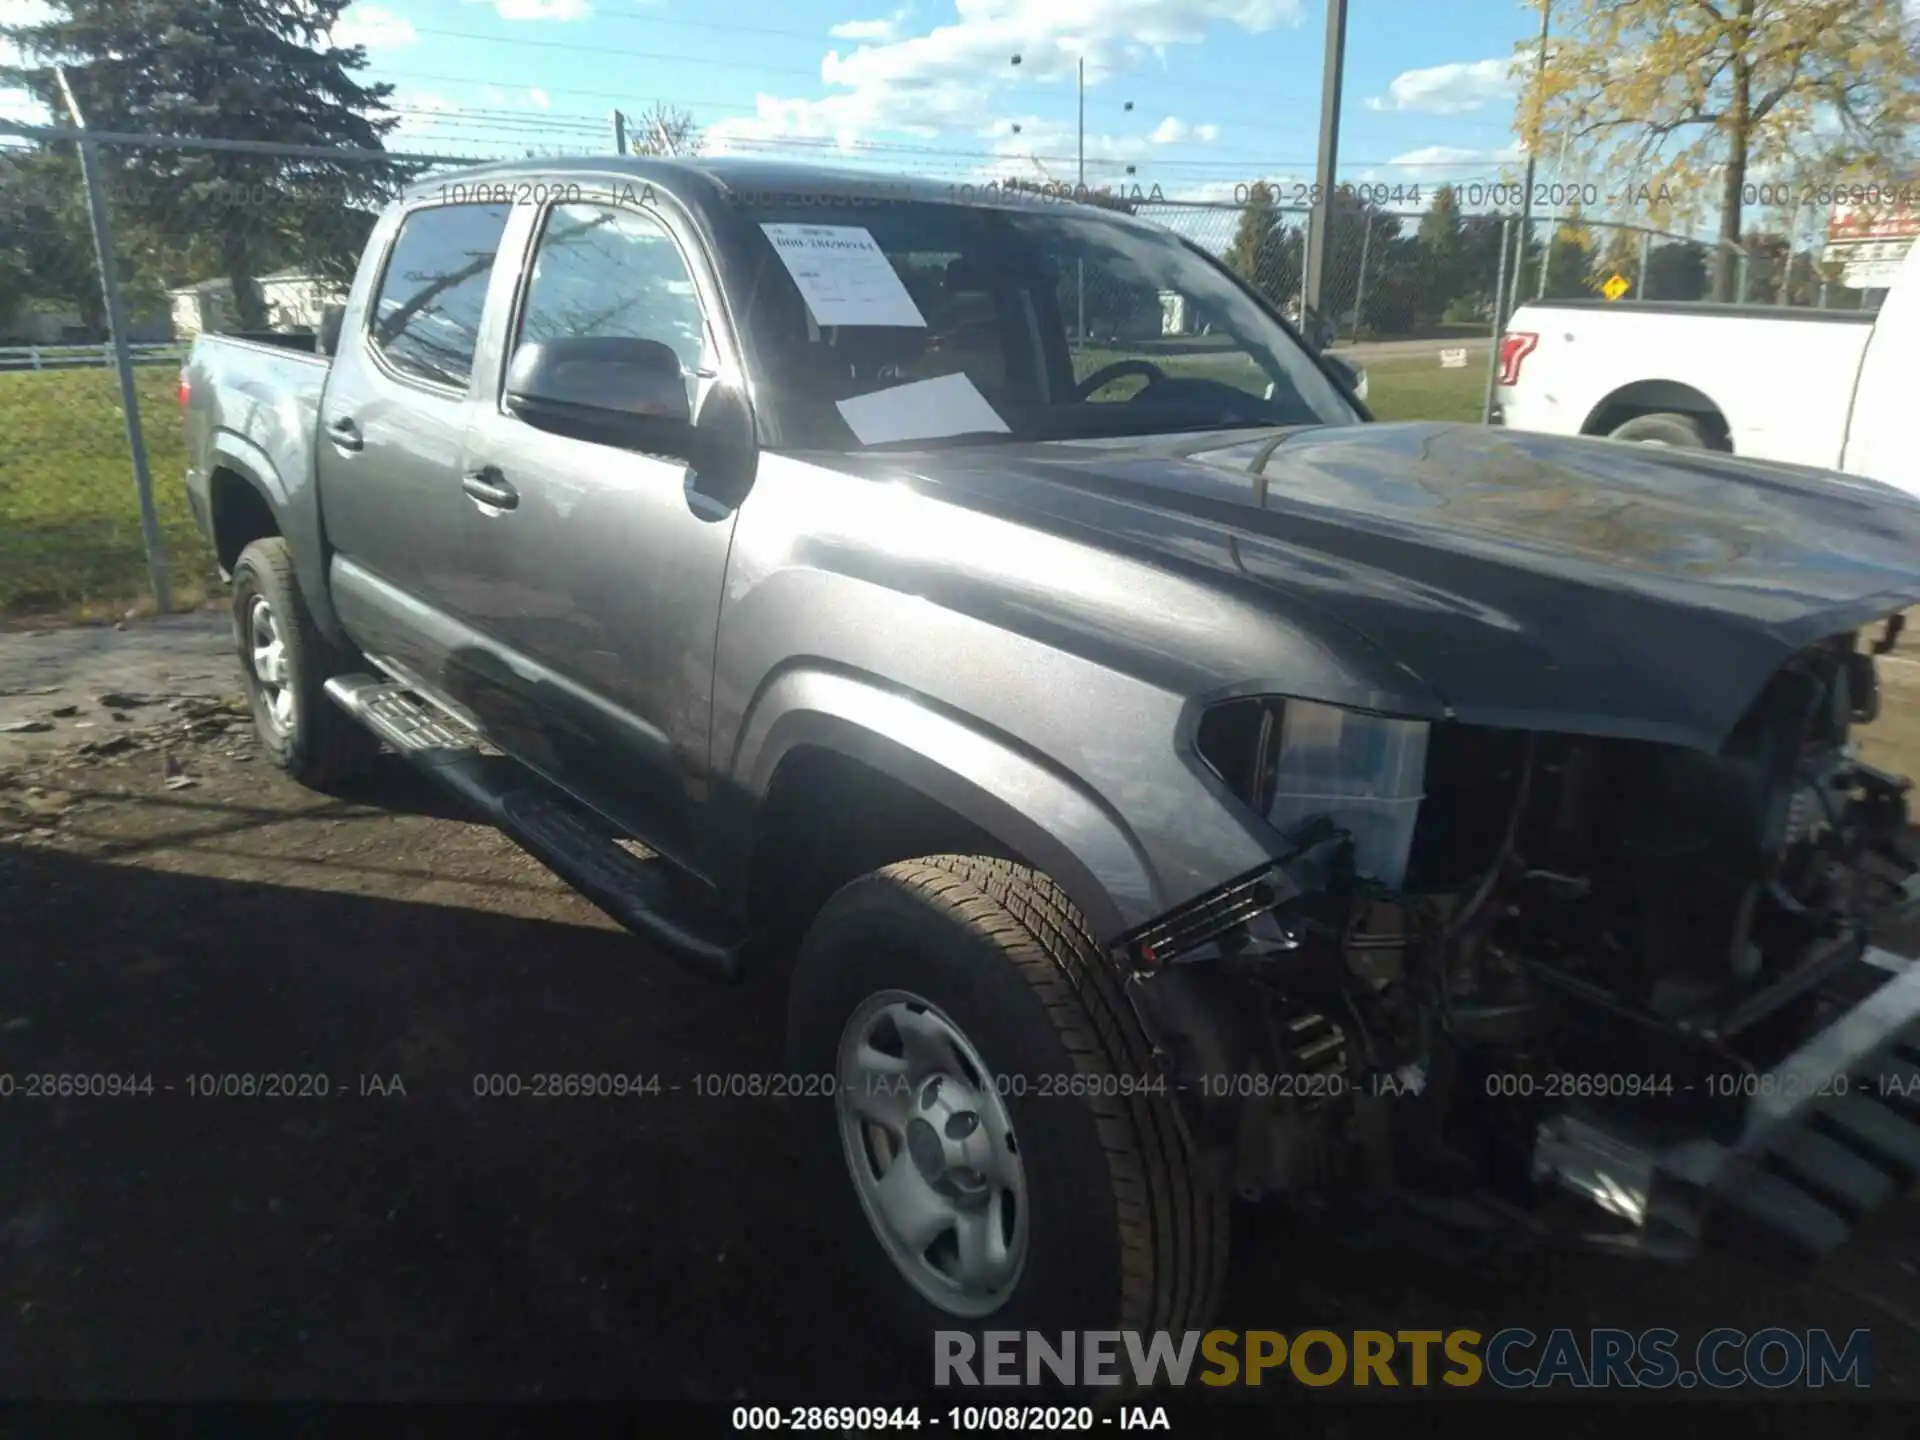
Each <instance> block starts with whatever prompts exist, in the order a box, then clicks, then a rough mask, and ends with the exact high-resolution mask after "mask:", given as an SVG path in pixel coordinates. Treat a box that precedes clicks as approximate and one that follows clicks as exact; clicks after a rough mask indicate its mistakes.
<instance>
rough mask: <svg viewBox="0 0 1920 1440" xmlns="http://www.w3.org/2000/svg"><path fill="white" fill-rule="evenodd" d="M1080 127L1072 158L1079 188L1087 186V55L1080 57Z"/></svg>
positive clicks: (1083, 188)
mask: <svg viewBox="0 0 1920 1440" xmlns="http://www.w3.org/2000/svg"><path fill="white" fill-rule="evenodd" d="M1079 68H1080V129H1079V134H1078V136H1077V138H1076V139H1075V141H1074V146H1073V151H1074V159H1075V160H1076V161H1077V168H1078V171H1079V173H1078V175H1077V177H1076V178H1077V179H1078V180H1079V183H1080V188H1081V190H1083V191H1084V190H1085V189H1086V188H1087V57H1086V56H1084V55H1082V56H1081V57H1080V67H1079Z"/></svg>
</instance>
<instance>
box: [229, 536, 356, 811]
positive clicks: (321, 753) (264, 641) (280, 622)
mask: <svg viewBox="0 0 1920 1440" xmlns="http://www.w3.org/2000/svg"><path fill="white" fill-rule="evenodd" d="M233 638H234V646H235V648H236V649H237V650H238V651H239V653H240V673H241V677H242V680H243V681H244V683H245V685H246V691H247V701H248V704H249V705H250V706H251V707H252V710H253V728H254V731H255V733H256V734H258V735H259V737H260V744H261V746H262V747H263V748H264V749H265V750H266V752H267V754H268V756H269V757H271V759H272V760H273V763H274V764H276V765H278V766H279V767H280V768H281V769H282V770H284V771H286V772H287V774H289V775H291V776H292V777H293V778H294V779H295V780H298V781H299V782H300V783H301V784H302V785H306V786H309V787H311V788H313V789H316V790H324V789H326V788H328V787H330V786H333V785H337V784H339V783H340V782H341V781H344V780H348V779H351V778H352V777H353V776H355V775H357V774H359V773H360V772H361V771H363V770H365V769H366V768H367V766H368V765H369V764H371V763H372V761H373V758H374V757H375V756H376V755H378V754H379V753H380V742H379V741H378V740H376V739H375V738H374V737H373V735H372V734H371V733H370V732H369V731H367V730H365V729H363V728H361V726H360V725H359V723H358V722H356V721H355V720H354V719H353V718H352V717H351V716H349V715H348V714H347V713H346V712H345V711H344V710H342V709H341V708H340V707H339V706H337V705H335V704H334V703H333V702H332V701H331V700H329V699H328V698H327V696H326V691H325V689H324V688H323V687H324V686H325V685H326V682H327V680H328V678H329V677H330V676H332V675H334V674H336V673H338V672H339V671H340V670H341V669H343V668H345V667H344V665H343V664H342V663H341V662H340V661H339V659H338V657H337V656H336V655H335V654H334V651H333V647H331V646H329V645H328V644H327V641H326V637H325V636H323V635H321V633H320V632H319V630H318V629H317V628H316V627H315V625H314V623H313V616H312V614H311V613H310V612H309V611H308V610H307V603H306V600H305V598H304V597H303V596H302V595H301V594H300V586H299V584H298V582H297V581H296V580H295V578H294V573H293V556H292V554H291V553H290V552H289V551H288V549H287V542H286V541H285V540H283V539H281V538H280V537H279V536H277V535H274V536H269V537H268V538H267V539H264V540H256V541H254V542H253V543H252V544H251V545H249V546H247V548H246V549H245V550H242V551H241V552H240V558H239V560H237V561H235V562H234V567H233Z"/></svg>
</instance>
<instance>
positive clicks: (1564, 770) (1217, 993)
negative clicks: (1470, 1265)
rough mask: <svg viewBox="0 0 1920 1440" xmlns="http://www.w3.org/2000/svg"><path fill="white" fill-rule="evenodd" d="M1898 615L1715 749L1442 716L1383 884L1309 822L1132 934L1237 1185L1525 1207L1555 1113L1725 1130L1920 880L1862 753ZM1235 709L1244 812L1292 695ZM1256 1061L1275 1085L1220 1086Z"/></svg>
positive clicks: (1142, 1000)
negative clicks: (1403, 850)
mask: <svg viewBox="0 0 1920 1440" xmlns="http://www.w3.org/2000/svg"><path fill="white" fill-rule="evenodd" d="M1898 634H1899V617H1897V616H1896V617H1893V618H1892V619H1890V620H1889V621H1888V622H1887V623H1886V626H1885V628H1884V631H1883V632H1882V633H1881V634H1879V635H1878V636H1877V637H1875V638H1871V639H1868V638H1866V637H1864V636H1862V635H1856V634H1848V635H1842V636H1837V637H1833V638H1831V639H1829V640H1826V641H1823V642H1821V643H1820V644H1818V645H1815V646H1813V647H1810V648H1809V649H1807V650H1805V651H1802V652H1800V653H1799V654H1796V655H1795V656H1794V657H1793V658H1792V659H1791V660H1789V661H1788V662H1787V663H1786V664H1785V665H1784V666H1782V667H1781V668H1780V669H1779V671H1778V672H1777V673H1776V674H1775V675H1774V676H1773V677H1772V679H1771V680H1770V681H1769V683H1768V684H1767V685H1766V687H1765V689H1764V690H1763V692H1762V693H1761V694H1760V695H1759V696H1758V697H1757V698H1756V699H1755V701H1754V702H1753V704H1752V705H1751V706H1750V707H1749V709H1748V711H1747V712H1746V715H1745V717H1744V718H1743V719H1742V720H1741V722H1740V723H1739V725H1738V726H1737V727H1736V728H1735V729H1734V731H1733V733H1732V734H1731V735H1729V736H1728V737H1727V739H1726V741H1725V743H1724V744H1723V745H1722V746H1721V748H1720V750H1719V751H1718V753H1712V754H1708V753H1702V752H1698V751H1693V750H1687V749H1682V748H1680V747H1676V746H1669V745H1661V744H1654V743H1648V742H1644V741H1637V740H1621V739H1614V738H1599V737H1590V736H1581V735H1562V734H1546V733H1537V732H1524V731H1517V730H1498V729H1492V728H1487V727H1480V726H1472V725H1466V724H1455V723H1436V724H1434V725H1432V726H1431V730H1430V733H1429V734H1428V735H1427V736H1426V737H1425V752H1424V787H1423V793H1422V795H1421V798H1420V800H1419V811H1418V819H1417V822H1416V823H1415V824H1413V826H1412V837H1411V845H1410V848H1409V850H1408V853H1407V858H1406V863H1405V868H1404V874H1403V876H1402V877H1401V880H1400V883H1399V884H1398V885H1395V886H1391V887H1389V886H1387V885H1383V884H1381V883H1379V882H1378V881H1376V880H1371V879H1369V878H1367V877H1366V876H1364V875H1363V874H1361V873H1359V872H1358V871H1356V869H1355V867H1354V864H1353V856H1354V853H1355V843H1354V838H1353V836H1352V835H1351V834H1350V833H1349V832H1348V831H1346V830H1344V829H1342V827H1341V826H1340V825H1339V824H1337V823H1335V821H1334V819H1333V818H1331V817H1328V816H1322V817H1319V818H1318V819H1316V820H1314V821H1310V822H1309V823H1307V824H1305V825H1302V826H1300V827H1298V828H1297V829H1295V830H1293V831H1292V832H1290V833H1289V834H1288V840H1289V842H1290V844H1291V845H1292V846H1293V850H1292V853H1291V855H1290V856H1289V857H1288V858H1287V859H1286V860H1284V861H1283V862H1281V864H1280V865H1278V866H1276V867H1275V870H1274V871H1273V872H1272V873H1270V874H1267V875H1264V876H1256V877H1242V881H1241V882H1240V884H1239V885H1238V887H1237V888H1236V887H1232V886H1230V887H1226V888H1225V889H1224V890H1223V891H1222V892H1221V893H1220V894H1219V895H1217V896H1214V897H1203V902H1204V903H1196V905H1194V906H1189V907H1183V908H1182V911H1181V912H1176V913H1174V914H1170V915H1169V916H1168V917H1165V918H1164V919H1163V921H1162V922H1161V923H1160V925H1159V926H1158V928H1157V929H1155V930H1154V931H1153V933H1152V934H1150V935H1144V936H1143V935H1140V934H1136V935H1134V936H1130V937H1123V943H1121V944H1120V945H1118V946H1117V947H1116V949H1115V952H1114V953H1115V955H1116V958H1117V959H1118V960H1119V961H1120V963H1122V964H1123V965H1125V966H1126V967H1127V968H1128V969H1129V971H1130V973H1131V976H1132V979H1131V981H1130V982H1129V983H1130V988H1131V991H1132V993H1133V994H1134V996H1135V999H1136V1004H1137V1005H1138V1006H1139V1008H1140V1009H1141V1012H1142V1014H1143V1018H1145V1019H1146V1020H1147V1021H1148V1023H1149V1027H1150V1030H1151V1031H1152V1032H1153V1033H1155V1034H1156V1035H1157V1037H1158V1038H1159V1039H1160V1041H1161V1042H1162V1045H1161V1048H1162V1051H1163V1055H1164V1057H1165V1060H1166V1063H1167V1064H1168V1066H1169V1068H1170V1069H1171V1071H1172V1073H1173V1074H1174V1077H1175V1080H1176V1083H1177V1084H1180V1083H1181V1082H1182V1081H1183V1080H1184V1082H1185V1083H1184V1084H1182V1085H1181V1088H1182V1093H1185V1094H1187V1095H1188V1096H1189V1097H1190V1110H1191V1113H1192V1116H1193V1120H1194V1124H1195V1125H1196V1128H1197V1129H1199V1130H1201V1131H1202V1132H1204V1133H1207V1134H1210V1135H1212V1136H1213V1137H1214V1138H1215V1139H1216V1140H1218V1142H1219V1144H1220V1146H1221V1148H1222V1150H1223V1153H1224V1154H1226V1155H1229V1156H1230V1157H1231V1158H1230V1159H1225V1160H1223V1163H1225V1164H1229V1165H1230V1166H1231V1167H1232V1170H1233V1175H1234V1181H1235V1184H1236V1186H1237V1188H1238V1190H1239V1192H1240V1193H1241V1194H1242V1195H1243V1196H1245V1197H1248V1198H1256V1197H1259V1196H1262V1195H1269V1194H1276V1193H1285V1194H1287V1195H1289V1196H1290V1197H1291V1198H1295V1199H1298V1198H1301V1197H1302V1196H1307V1197H1313V1196H1320V1197H1328V1196H1333V1195H1346V1196H1348V1197H1352V1196H1353V1195H1355V1194H1364V1193H1367V1192H1374V1193H1378V1192H1381V1191H1383V1190H1393V1191H1398V1192H1401V1193H1405V1194H1419V1195H1422V1196H1424V1197H1425V1198H1426V1200H1427V1201H1428V1202H1431V1203H1438V1204H1443V1205H1444V1204H1445V1203H1448V1197H1454V1196H1458V1195H1463V1194H1466V1193H1470V1192H1471V1193H1479V1194H1483V1195H1490V1196H1493V1197H1496V1200H1497V1203H1499V1204H1504V1205H1511V1206H1513V1207H1515V1210H1516V1212H1525V1211H1528V1210H1531V1209H1533V1208H1535V1207H1537V1206H1538V1204H1539V1203H1540V1201H1541V1199H1542V1193H1543V1187H1542V1184H1541V1180H1542V1162H1541V1160H1540V1152H1541V1150H1542V1140H1541V1136H1542V1134H1543V1133H1544V1132H1543V1129H1542V1127H1543V1126H1551V1125H1553V1124H1555V1123H1558V1122H1559V1121H1560V1120H1564V1119H1566V1118H1567V1117H1598V1118H1599V1119H1600V1120H1601V1121H1602V1122H1603V1123H1605V1124H1606V1125H1608V1126H1610V1127H1613V1130H1612V1133H1616V1134H1631V1135H1632V1136H1634V1137H1636V1138H1635V1143H1636V1144H1645V1145H1649V1146H1654V1145H1658V1144H1661V1143H1666V1142H1670V1141H1677V1140H1684V1139H1686V1138H1687V1137H1690V1136H1696V1135H1699V1136H1709V1137H1720V1138H1725V1137H1728V1136H1732V1135H1736V1134H1738V1133H1739V1132H1740V1131H1741V1129H1742V1127H1743V1126H1744V1125H1747V1124H1748V1123H1749V1120H1750V1115H1749V1112H1750V1110H1751V1108H1752V1106H1751V1102H1752V1100H1753V1097H1754V1095H1755V1094H1756V1093H1758V1090H1759V1087H1760V1086H1761V1085H1762V1083H1763V1080H1762V1077H1764V1076H1765V1075H1766V1074H1767V1073H1768V1072H1769V1071H1770V1070H1771V1069H1772V1068H1773V1067H1775V1066H1777V1065H1778V1064H1780V1063H1781V1062H1782V1061H1783V1060H1784V1059H1785V1058H1787V1057H1789V1056H1791V1055H1792V1054H1793V1053H1794V1052H1795V1050H1796V1048H1797V1047H1799V1046H1802V1045H1803V1044H1804V1043H1806V1041H1807V1040H1808V1037H1809V1036H1811V1035H1815V1034H1817V1033H1818V1032H1819V1031H1820V1029H1821V1027H1822V1026H1823V1025H1824V1024H1826V1023H1827V1022H1828V1021H1829V1020H1830V1019H1831V1018H1832V1017H1833V1016H1834V1015H1836V1014H1839V1013H1842V1012H1843V1011H1844V1010H1845V1009H1846V1008H1847V1007H1848V1006H1850V1005H1854V1004H1857V1003H1858V1002H1859V1001H1860V999H1861V996H1862V994H1864V993H1865V990H1866V989H1868V988H1871V985H1872V984H1873V983H1875V980H1874V977H1873V976H1869V977H1868V978H1867V979H1865V980H1863V979H1862V975H1861V967H1860V966H1859V964H1858V962H1859V961H1860V960H1861V958H1862V957H1863V956H1864V955H1866V954H1867V953H1868V947H1869V943H1870V940H1871V937H1872V936H1873V934H1874V933H1875V931H1876V927H1879V926H1882V925H1884V924H1886V923H1888V922H1890V921H1892V920H1894V919H1897V918H1899V917H1902V916H1904V915H1905V914H1907V913H1908V912H1909V911H1910V910H1911V909H1912V908H1913V907H1914V906H1915V904H1916V896H1920V879H1916V874H1917V872H1920V864H1917V863H1916V858H1915V857H1914V856H1913V855H1912V854H1911V853H1910V852H1909V849H1908V841H1907V837H1906V827H1907V801H1906V794H1907V791H1908V789H1909V788H1910V782H1908V781H1907V780H1905V779H1903V778H1899V777H1896V776H1893V775H1889V774H1887V773H1885V772H1883V771H1880V770H1878V769H1876V768H1874V767H1873V766H1871V765H1869V764H1867V763H1865V762H1864V761H1862V760H1861V759H1860V758H1859V754H1858V747H1857V745H1856V744H1855V732H1856V731H1857V730H1858V729H1859V727H1862V726H1864V725H1867V724H1870V723H1871V722H1872V720H1873V719H1874V718H1875V716H1876V715H1877V714H1878V710H1879V688H1878V684H1877V677H1876V670H1875V661H1876V657H1877V656H1878V655H1879V654H1884V653H1885V652H1886V651H1887V650H1890V649H1891V648H1892V646H1893V643H1894V641H1895V640H1896V639H1897V637H1898ZM1234 703H1235V706H1236V707H1237V708H1236V710H1235V711H1234V712H1233V713H1231V714H1228V715H1226V716H1225V717H1209V718H1210V720H1211V721H1212V723H1211V724H1210V725H1207V726H1203V730H1202V736H1201V742H1202V750H1203V754H1205V755H1206V757H1207V758H1208V760H1209V763H1211V764H1213V765H1214V767H1215V769H1216V771H1217V772H1218V773H1219V774H1220V776H1221V778H1222V780H1223V781H1224V782H1225V783H1227V784H1228V785H1230V786H1233V787H1235V788H1236V790H1237V791H1238V793H1240V794H1242V795H1243V796H1246V797H1248V799H1249V803H1252V804H1254V805H1256V806H1259V805H1261V804H1262V803H1263V801H1264V800H1265V799H1266V795H1267V793H1268V792H1267V791H1266V790H1263V785H1270V783H1271V782H1270V780H1269V779H1267V778H1266V777H1267V776H1268V775H1270V772H1271V769H1272V762H1271V760H1270V758H1269V757H1270V753H1271V746H1272V737H1273V736H1274V735H1275V734H1276V733H1277V730H1278V724H1277V722H1276V719H1275V717H1274V715H1273V713H1272V710H1271V707H1272V706H1274V705H1276V704H1277V705H1280V706H1284V705H1285V704H1287V703H1288V702H1285V701H1279V702H1273V701H1263V700H1252V701H1239V702H1234ZM1877 978H1878V979H1884V978H1885V977H1884V975H1878V977H1877ZM1249 998H1250V999H1251V1003H1250V1004H1249V1003H1248V1001H1249ZM1249 1074H1251V1075H1255V1076H1264V1077H1271V1078H1270V1079H1268V1080H1265V1081H1262V1082H1259V1083H1253V1084H1248V1083H1246V1082H1244V1081H1240V1080H1234V1081H1232V1082H1230V1083H1228V1082H1222V1081H1221V1080H1219V1079H1218V1078H1215V1077H1217V1076H1221V1075H1225V1076H1232V1077H1239V1076H1245V1075H1249ZM1579 1123H1585V1122H1584V1121H1580V1122H1579ZM1549 1188H1550V1187H1549ZM1640 1218H1642V1219H1644V1216H1642V1217H1640Z"/></svg>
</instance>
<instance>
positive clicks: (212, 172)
mask: <svg viewBox="0 0 1920 1440" xmlns="http://www.w3.org/2000/svg"><path fill="white" fill-rule="evenodd" d="M347 3H348V0H219V3H209V0H50V7H49V8H50V9H51V10H52V14H51V16H50V17H49V18H47V19H46V20H44V21H42V22H40V23H37V24H25V25H5V26H0V36H4V37H5V38H6V39H7V40H9V41H11V42H12V43H13V45H14V46H15V47H16V48H17V49H18V50H19V51H20V52H21V53H22V57H23V59H22V63H20V64H18V65H15V66H10V67H5V68H0V85H8V84H11V85H20V86H24V87H26V88H27V89H29V90H30V91H32V92H33V93H34V94H35V95H36V96H38V98H39V99H40V100H41V101H42V102H43V103H45V104H46V105H47V106H48V107H49V108H50V109H51V110H52V111H53V112H54V113H55V114H56V115H60V116H63V117H64V116H65V114H66V107H65V105H64V103H63V101H62V99H61V95H60V89H59V85H58V82H57V80H56V78H55V75H54V71H53V67H54V66H55V65H61V66H64V67H65V69H66V74H67V79H68V82H69V83H70V84H71V85H72V87H73V92H74V98H75V99H76V100H77V101H78V103H79V105H80V108H81V111H82V113H83V114H84V115H85V117H86V121H87V124H88V126H89V127H90V128H91V129H94V130H102V131H121V132H134V133H142V134H154V135H163V136H168V137H179V138H193V139H209V140H248V141H267V142H274V143H279V144H284V145H302V146H318V147H322V148H352V149H356V150H382V149H384V145H383V139H384V137H385V136H386V134H387V133H388V132H389V131H390V130H391V129H392V128H393V126H394V125H395V124H397V123H398V117H396V116H394V115H393V114H391V113H390V111H389V108H388V106H387V104H386V100H387V97H388V95H389V94H391V93H392V88H393V87H392V86H390V85H384V84H381V85H366V84H362V83H361V82H360V81H359V80H358V79H356V78H355V74H356V72H358V71H360V70H362V69H364V68H365V66H366V59H367V57H366V50H365V48H364V47H362V46H357V45H356V46H351V47H341V46H337V45H335V44H334V43H333V41H332V39H331V35H332V32H333V28H334V26H335V24H336V23H337V21H338V20H339V18H340V13H341V11H342V10H344V9H345V8H346V5H347ZM101 154H102V159H103V162H104V164H103V169H106V170H107V171H108V179H109V183H110V187H111V193H112V196H113V203H114V207H115V208H114V219H115V223H116V229H117V230H118V231H119V233H120V237H121V249H122V250H123V251H127V252H129V253H131V252H134V251H143V250H144V251H151V252H156V253H159V254H162V255H165V256H167V257H168V263H169V265H170V266H171V268H172V269H174V270H175V271H176V272H177V273H176V275H175V276H174V278H175V279H176V280H196V279H203V278H213V277H216V276H217V277H222V278H224V279H226V280H227V281H228V282H229V283H230V284H231V285H232V288H233V296H234V305H235V310H236V312H237V316H238V319H239V321H240V324H241V326H242V328H246V329H256V328H261V327H262V326H264V324H265V320H266V317H265V313H264V306H263V304H262V301H261V297H260V291H259V287H258V285H257V283H256V282H257V280H258V277H259V276H261V275H263V274H268V273H271V272H272V271H273V270H275V269H277V268H280V267H281V266H288V265H292V266H299V267H301V268H303V269H308V270H313V271H318V272H320V273H322V274H325V275H328V276H331V277H335V278H342V279H344V278H345V277H347V276H349V275H350V274H351V273H352V269H353V266H354V264H355V262H356V260H357V259H358V256H359V251H360V248H361V246H362V245H363V244H364V242H365V239H366V236H367V233H368V231H369V230H370V229H371V228H372V223H373V219H374V214H375V212H376V210H377V208H378V206H379V204H380V203H381V202H382V201H383V200H385V199H386V198H388V197H389V196H390V195H391V193H392V191H393V188H394V187H395V185H396V184H397V183H398V182H399V181H401V180H402V179H404V178H405V173H406V172H405V167H403V166H402V165H401V164H399V163H398V162H394V161H384V160H381V161H366V160H353V159H344V158H343V159H332V158H295V157H291V156H286V155H275V154H261V153H249V152H244V151H224V150H199V149H163V148H159V147H154V146H119V145H107V146H102V147H101Z"/></svg>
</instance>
